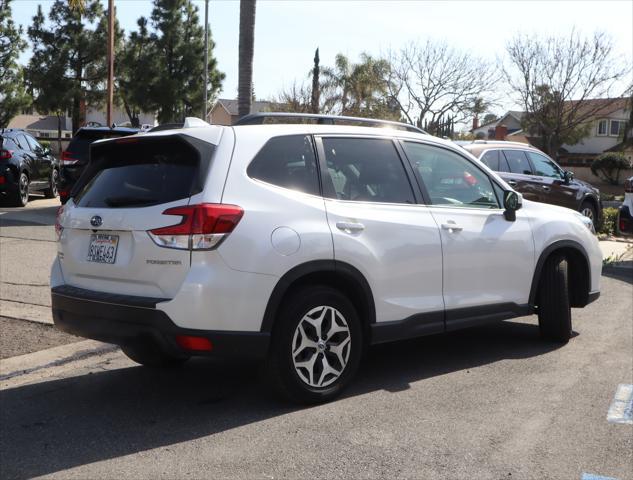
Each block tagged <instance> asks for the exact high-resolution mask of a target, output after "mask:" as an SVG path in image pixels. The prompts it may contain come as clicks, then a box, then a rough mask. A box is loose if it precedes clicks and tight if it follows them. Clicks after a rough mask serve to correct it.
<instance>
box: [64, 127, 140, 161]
mask: <svg viewBox="0 0 633 480" xmlns="http://www.w3.org/2000/svg"><path fill="white" fill-rule="evenodd" d="M134 133H135V132H118V131H116V130H114V131H109V130H103V131H102V130H79V131H78V132H77V134H76V135H75V136H74V137H73V138H72V140H71V141H70V143H69V144H68V149H67V150H68V151H69V152H71V153H73V154H74V155H73V156H74V158H79V157H81V158H84V159H86V160H87V159H88V153H89V152H90V144H91V143H92V142H96V141H97V140H102V139H104V138H120V137H127V136H129V135H134Z"/></svg>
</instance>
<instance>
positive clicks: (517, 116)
mask: <svg viewBox="0 0 633 480" xmlns="http://www.w3.org/2000/svg"><path fill="white" fill-rule="evenodd" d="M523 115H525V112H521V111H517V110H510V111H508V112H507V113H506V114H505V115H503V116H502V117H501V118H499V119H497V120H495V121H494V122H489V123H486V124H484V125H481V126H478V127H475V126H474V125H473V127H475V128H473V129H472V130H471V132H472V133H473V134H474V135H475V136H476V137H478V138H484V139H485V138H495V129H496V127H497V126H498V125H503V126H505V127H506V129H507V134H508V135H512V134H513V133H516V132H518V131H520V130H521V129H522V128H523V127H522V126H521V120H522V119H523Z"/></svg>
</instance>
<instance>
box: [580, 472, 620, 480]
mask: <svg viewBox="0 0 633 480" xmlns="http://www.w3.org/2000/svg"><path fill="white" fill-rule="evenodd" d="M580 480H618V479H617V478H613V477H603V476H602V475H594V474H593V473H583V474H582V477H580Z"/></svg>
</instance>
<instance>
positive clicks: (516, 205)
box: [503, 190, 522, 222]
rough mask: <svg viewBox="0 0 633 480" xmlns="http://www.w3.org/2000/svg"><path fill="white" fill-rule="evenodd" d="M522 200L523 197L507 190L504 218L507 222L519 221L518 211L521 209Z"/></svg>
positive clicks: (505, 193) (504, 201)
mask: <svg viewBox="0 0 633 480" xmlns="http://www.w3.org/2000/svg"><path fill="white" fill-rule="evenodd" d="M521 200H522V198H521V195H520V194H518V193H517V192H515V191H513V190H506V191H505V192H504V193H503V208H505V211H504V212H503V216H504V217H505V219H506V220H507V221H509V222H514V221H515V220H516V219H517V215H516V211H517V210H519V209H520V208H521V204H522V202H521Z"/></svg>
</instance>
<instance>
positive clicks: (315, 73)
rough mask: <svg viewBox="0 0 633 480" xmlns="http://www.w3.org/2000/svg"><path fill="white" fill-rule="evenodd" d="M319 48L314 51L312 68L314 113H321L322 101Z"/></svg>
mask: <svg viewBox="0 0 633 480" xmlns="http://www.w3.org/2000/svg"><path fill="white" fill-rule="evenodd" d="M319 73H320V68H319V49H318V48H317V49H316V52H314V69H313V70H312V99H311V103H312V113H319V103H320V101H321V86H320V85H319Z"/></svg>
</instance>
